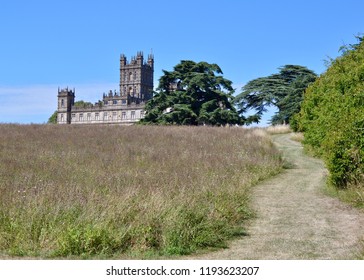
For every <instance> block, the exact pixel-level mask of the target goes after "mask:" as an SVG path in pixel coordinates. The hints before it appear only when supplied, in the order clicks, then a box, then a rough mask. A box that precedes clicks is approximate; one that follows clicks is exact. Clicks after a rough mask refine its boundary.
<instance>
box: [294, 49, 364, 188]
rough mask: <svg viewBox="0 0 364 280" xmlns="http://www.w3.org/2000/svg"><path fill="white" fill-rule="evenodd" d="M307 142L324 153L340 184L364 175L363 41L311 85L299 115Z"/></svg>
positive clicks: (357, 182) (332, 175)
mask: <svg viewBox="0 0 364 280" xmlns="http://www.w3.org/2000/svg"><path fill="white" fill-rule="evenodd" d="M296 117H297V119H298V130H301V131H303V132H304V136H305V137H304V143H305V144H306V145H308V146H310V147H312V148H313V150H314V151H315V152H316V153H317V154H318V155H321V156H322V157H323V158H324V159H325V161H326V163H327V167H328V169H329V171H330V180H331V182H332V184H333V185H334V186H336V187H337V188H347V187H348V186H352V185H357V186H359V185H360V182H363V179H364V177H363V176H364V163H363V156H364V43H363V42H362V43H361V44H358V45H355V48H353V49H351V50H348V51H346V52H345V53H344V55H343V56H342V57H339V58H338V59H336V60H335V61H333V62H332V65H331V66H330V67H329V68H328V70H327V71H326V73H324V74H322V75H321V76H320V78H319V79H317V80H316V82H315V83H314V84H312V85H311V86H309V88H308V89H307V91H306V93H305V95H304V101H303V103H302V107H301V111H300V113H299V115H298V116H296Z"/></svg>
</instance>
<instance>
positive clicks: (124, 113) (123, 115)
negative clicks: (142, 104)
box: [121, 112, 126, 120]
mask: <svg viewBox="0 0 364 280" xmlns="http://www.w3.org/2000/svg"><path fill="white" fill-rule="evenodd" d="M121 118H122V119H123V120H126V112H122V113H121Z"/></svg>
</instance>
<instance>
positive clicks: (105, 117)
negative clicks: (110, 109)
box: [104, 112, 107, 121]
mask: <svg viewBox="0 0 364 280" xmlns="http://www.w3.org/2000/svg"><path fill="white" fill-rule="evenodd" d="M104 121H107V112H104Z"/></svg>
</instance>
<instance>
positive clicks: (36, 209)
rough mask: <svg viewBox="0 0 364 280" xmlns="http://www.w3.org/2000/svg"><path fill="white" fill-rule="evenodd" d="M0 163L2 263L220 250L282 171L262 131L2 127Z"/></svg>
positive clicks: (0, 133)
mask: <svg viewBox="0 0 364 280" xmlns="http://www.w3.org/2000/svg"><path fill="white" fill-rule="evenodd" d="M0 159H1V160H0V193H1V197H0V256H1V255H3V256H5V255H10V256H39V257H41V258H47V257H51V258H54V257H70V256H74V257H77V258H78V257H84V258H90V257H96V258H102V257H118V256H119V257H123V256H124V257H125V256H126V255H125V254H129V256H130V254H135V252H138V253H137V255H136V257H140V256H143V254H144V256H145V254H146V252H153V254H159V255H162V256H163V255H171V254H172V255H173V254H188V253H190V252H193V251H194V250H196V249H198V248H204V247H209V246H215V247H216V246H224V242H225V240H226V239H227V238H229V237H231V236H233V235H236V234H239V233H242V228H241V225H242V223H243V222H244V221H245V220H246V219H248V218H249V217H251V215H252V213H251V210H250V209H249V205H248V204H249V192H250V189H249V188H250V187H251V186H252V185H254V184H256V183H257V182H258V181H259V180H261V179H264V178H267V177H269V176H271V175H273V174H276V173H278V172H279V171H280V170H281V165H282V162H281V159H280V155H279V153H278V151H277V150H276V149H275V148H274V147H273V145H272V143H271V142H270V140H269V138H268V137H267V136H266V135H265V134H264V133H263V132H261V131H259V130H244V129H224V128H206V127H139V126H133V127H119V126H52V125H26V126H21V125H1V126H0ZM141 254H142V255H141Z"/></svg>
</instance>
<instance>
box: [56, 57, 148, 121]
mask: <svg viewBox="0 0 364 280" xmlns="http://www.w3.org/2000/svg"><path fill="white" fill-rule="evenodd" d="M153 73H154V56H153V55H152V54H150V55H148V60H147V61H144V59H143V53H142V52H138V53H137V56H136V57H135V56H134V57H132V58H131V61H130V62H128V61H127V59H126V57H125V55H124V54H122V55H121V56H120V89H119V92H116V91H114V92H112V91H111V90H110V91H109V92H108V93H107V94H105V93H104V95H103V99H102V101H99V102H97V103H95V104H89V105H84V106H79V107H77V106H75V105H74V103H75V90H74V89H73V90H71V89H68V88H65V89H59V88H58V109H57V123H58V124H133V123H135V122H137V121H139V120H140V119H142V118H143V117H144V106H145V102H146V101H148V100H149V99H151V98H152V97H153Z"/></svg>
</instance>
